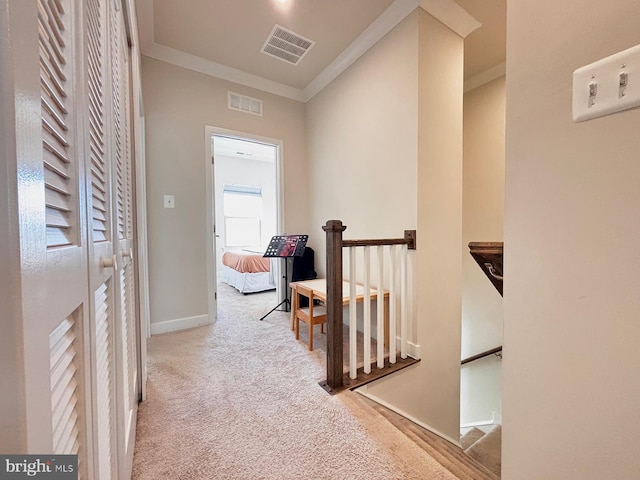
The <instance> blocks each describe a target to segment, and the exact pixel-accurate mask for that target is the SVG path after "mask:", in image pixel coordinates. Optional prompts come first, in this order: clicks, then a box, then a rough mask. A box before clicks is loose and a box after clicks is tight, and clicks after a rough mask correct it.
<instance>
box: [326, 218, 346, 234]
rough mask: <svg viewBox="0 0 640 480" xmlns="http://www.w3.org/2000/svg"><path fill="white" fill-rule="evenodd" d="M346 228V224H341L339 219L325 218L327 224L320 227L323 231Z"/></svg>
mask: <svg viewBox="0 0 640 480" xmlns="http://www.w3.org/2000/svg"><path fill="white" fill-rule="evenodd" d="M346 229H347V226H346V225H342V221H341V220H327V224H326V225H325V226H324V227H322V230H324V231H325V232H344V231H345V230H346Z"/></svg>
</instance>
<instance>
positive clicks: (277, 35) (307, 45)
mask: <svg viewBox="0 0 640 480" xmlns="http://www.w3.org/2000/svg"><path fill="white" fill-rule="evenodd" d="M315 44H316V42H314V41H313V40H309V39H308V38H304V37H303V36H301V35H298V34H297V33H295V32H292V31H291V30H287V29H286V28H284V27H281V26H280V25H275V26H274V27H273V30H271V33H270V34H269V36H268V37H267V41H266V42H264V45H263V46H262V50H260V51H261V52H262V53H266V54H267V55H270V56H272V57H276V58H279V59H280V60H282V61H285V62H287V63H290V64H292V65H297V64H298V63H300V60H302V59H303V58H304V56H305V55H306V54H307V53H308V52H309V50H311V47H313V46H314V45H315Z"/></svg>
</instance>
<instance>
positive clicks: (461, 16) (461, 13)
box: [420, 0, 482, 38]
mask: <svg viewBox="0 0 640 480" xmlns="http://www.w3.org/2000/svg"><path fill="white" fill-rule="evenodd" d="M420 8H422V9H423V10H424V11H425V12H427V13H428V14H429V15H431V16H432V17H434V18H436V19H437V20H439V21H441V22H442V23H444V24H445V25H446V26H447V27H449V28H450V29H451V30H453V31H454V32H456V33H457V34H458V35H460V36H461V37H462V38H466V36H467V35H469V34H470V33H471V32H473V31H474V30H477V29H478V28H480V27H481V26H482V24H481V23H480V22H478V21H477V20H476V19H475V18H473V17H472V16H471V15H469V13H467V11H466V10H465V9H464V8H462V7H461V6H460V5H458V4H457V3H456V2H454V1H453V0H420Z"/></svg>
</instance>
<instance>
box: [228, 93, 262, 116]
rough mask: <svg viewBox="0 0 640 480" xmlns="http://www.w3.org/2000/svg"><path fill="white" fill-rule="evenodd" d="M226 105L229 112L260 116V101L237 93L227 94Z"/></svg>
mask: <svg viewBox="0 0 640 480" xmlns="http://www.w3.org/2000/svg"><path fill="white" fill-rule="evenodd" d="M227 105H228V107H229V109H230V110H237V111H239V112H245V113H250V114H252V115H258V116H260V117H261V116H262V100H259V99H257V98H253V97H247V96H246V95H240V94H239V93H234V92H227Z"/></svg>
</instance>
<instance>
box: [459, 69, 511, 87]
mask: <svg viewBox="0 0 640 480" xmlns="http://www.w3.org/2000/svg"><path fill="white" fill-rule="evenodd" d="M506 73H507V64H506V62H502V63H499V64H498V65H496V66H495V67H491V68H490V69H488V70H485V71H484V72H480V73H479V74H477V75H474V76H473V77H469V78H467V79H466V80H465V81H464V93H467V92H469V91H471V90H473V89H474V88H478V87H481V86H482V85H484V84H486V83H489V82H491V81H493V80H495V79H496V78H500V77H502V76H503V75H506Z"/></svg>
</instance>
